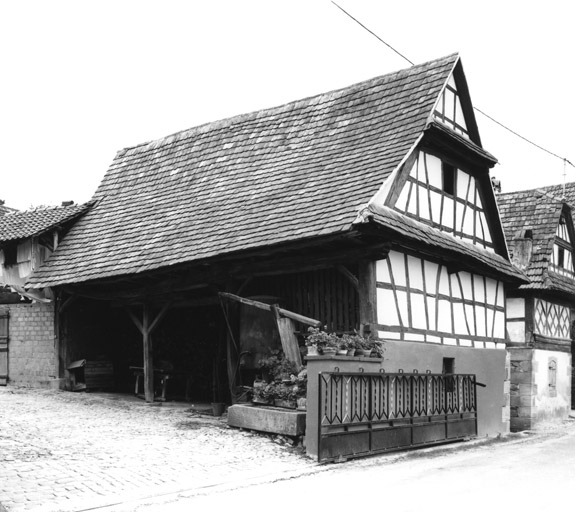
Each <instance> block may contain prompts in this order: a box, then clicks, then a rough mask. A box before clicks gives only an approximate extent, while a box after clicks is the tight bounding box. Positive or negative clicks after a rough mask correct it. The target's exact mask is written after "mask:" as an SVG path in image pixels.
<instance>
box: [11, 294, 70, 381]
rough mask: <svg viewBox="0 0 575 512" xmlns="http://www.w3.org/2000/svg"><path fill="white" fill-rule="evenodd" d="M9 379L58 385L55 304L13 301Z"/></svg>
mask: <svg viewBox="0 0 575 512" xmlns="http://www.w3.org/2000/svg"><path fill="white" fill-rule="evenodd" d="M7 308H8V309H9V311H10V323H9V333H8V334H9V342H8V382H9V383H10V384H15V385H20V386H31V387H55V386H56V387H58V386H59V384H58V379H56V377H57V376H58V367H57V362H58V358H57V347H56V337H55V330H54V305H53V303H50V304H42V303H32V304H10V305H9V306H7Z"/></svg>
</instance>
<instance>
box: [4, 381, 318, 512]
mask: <svg viewBox="0 0 575 512" xmlns="http://www.w3.org/2000/svg"><path fill="white" fill-rule="evenodd" d="M313 468H314V463H313V462H312V461H310V460H309V459H307V458H305V457H303V456H302V455H301V453H299V452H298V451H297V450H295V449H293V448H289V447H287V446H282V445H278V444H276V443H274V442H273V441H272V440H271V439H270V438H267V437H264V438H262V437H261V436H257V435H255V434H252V433H249V432H242V431H239V430H237V429H232V428H229V427H228V426H227V424H226V422H225V419H216V418H213V417H209V416H205V415H203V416H199V415H198V414H197V413H194V412H192V411H191V409H190V406H189V405H185V406H181V405H180V406H176V405H168V404H164V405H163V406H161V407H156V406H149V405H146V404H145V402H143V401H142V400H139V399H136V398H133V397H129V396H119V395H112V394H110V395H99V394H89V393H67V392H60V391H46V390H29V389H24V388H13V387H0V503H1V504H2V505H3V506H4V507H5V508H6V509H7V510H8V511H9V512H19V511H24V510H25V511H42V512H47V511H79V510H86V509H90V508H95V507H101V506H104V505H109V504H114V503H132V502H133V501H134V500H141V499H143V498H150V497H154V496H162V495H166V494H170V493H174V492H177V491H181V490H188V491H189V490H193V489H196V490H198V489H203V488H206V487H211V486H213V485H216V484H220V485H221V484H222V483H225V482H228V483H231V482H235V481H239V480H242V481H247V482H249V481H254V480H258V479H262V478H263V479H266V478H273V476H274V475H280V474H281V475H292V474H294V475H295V474H301V473H302V472H303V473H305V472H306V471H309V470H313Z"/></svg>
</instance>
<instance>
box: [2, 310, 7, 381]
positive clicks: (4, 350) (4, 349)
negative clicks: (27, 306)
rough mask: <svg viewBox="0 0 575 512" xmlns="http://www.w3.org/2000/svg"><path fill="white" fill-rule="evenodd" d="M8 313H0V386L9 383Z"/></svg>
mask: <svg viewBox="0 0 575 512" xmlns="http://www.w3.org/2000/svg"><path fill="white" fill-rule="evenodd" d="M8 317H9V314H8V311H0V386H5V385H6V384H7V383H8Z"/></svg>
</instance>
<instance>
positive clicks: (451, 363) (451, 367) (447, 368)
mask: <svg viewBox="0 0 575 512" xmlns="http://www.w3.org/2000/svg"><path fill="white" fill-rule="evenodd" d="M442 373H443V374H444V375H445V376H446V379H445V391H447V392H448V393H453V392H454V391H455V377H453V376H452V375H453V374H454V373H455V358H453V357H444V358H443V371H442Z"/></svg>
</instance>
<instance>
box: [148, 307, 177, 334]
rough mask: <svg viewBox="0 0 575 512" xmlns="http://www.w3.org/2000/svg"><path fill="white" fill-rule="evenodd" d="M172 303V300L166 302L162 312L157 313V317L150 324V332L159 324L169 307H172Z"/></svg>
mask: <svg viewBox="0 0 575 512" xmlns="http://www.w3.org/2000/svg"><path fill="white" fill-rule="evenodd" d="M171 305H172V303H171V302H166V304H164V306H163V307H162V309H161V310H160V312H159V313H158V314H157V315H156V318H154V320H153V322H152V323H151V325H150V333H151V332H152V331H153V330H154V329H155V328H156V327H157V326H158V324H159V323H160V321H161V320H162V318H164V316H165V315H166V313H167V312H168V309H170V306H171Z"/></svg>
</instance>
